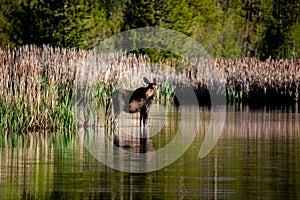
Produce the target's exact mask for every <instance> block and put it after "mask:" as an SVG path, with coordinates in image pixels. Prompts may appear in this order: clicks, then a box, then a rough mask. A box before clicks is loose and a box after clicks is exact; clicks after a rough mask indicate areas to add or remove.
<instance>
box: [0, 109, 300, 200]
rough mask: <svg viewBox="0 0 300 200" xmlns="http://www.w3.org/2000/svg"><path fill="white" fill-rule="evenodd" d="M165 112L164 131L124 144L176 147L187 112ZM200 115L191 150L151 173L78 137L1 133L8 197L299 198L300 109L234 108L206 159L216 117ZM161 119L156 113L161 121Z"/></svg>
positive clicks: (0, 180)
mask: <svg viewBox="0 0 300 200" xmlns="http://www.w3.org/2000/svg"><path fill="white" fill-rule="evenodd" d="M165 111H166V113H167V116H168V117H167V118H166V119H164V120H165V122H164V125H163V126H162V127H163V130H162V131H161V133H160V134H158V135H153V136H152V137H150V138H148V139H147V141H146V143H143V142H141V140H136V141H135V140H132V141H131V137H128V138H125V139H124V140H119V142H120V143H119V145H120V146H122V147H123V148H124V149H125V150H128V151H135V152H136V151H140V150H141V149H142V150H143V151H153V150H155V149H159V148H162V147H163V146H165V145H166V144H168V143H169V142H170V141H172V139H173V138H174V137H175V135H176V130H177V129H176V126H178V124H177V120H178V116H179V113H178V112H180V111H176V110H175V109H166V110H165ZM197 113H198V112H197ZM198 114H199V131H198V134H197V136H196V138H195V140H194V142H193V143H192V145H191V146H190V148H188V150H187V151H186V152H185V153H184V155H183V156H181V157H180V158H179V159H178V160H176V161H175V162H174V163H172V164H171V165H169V166H168V167H165V168H163V169H161V170H158V171H155V172H149V173H139V174H137V173H126V172H120V171H117V170H114V169H111V168H109V167H106V166H105V165H103V164H102V163H100V162H99V161H98V160H97V159H95V158H94V157H93V156H92V155H91V154H90V152H89V151H87V149H86V148H85V147H84V145H83V143H82V142H81V141H80V139H79V137H78V136H76V135H74V134H72V133H65V134H60V135H57V134H53V133H48V134H44V133H31V134H27V135H23V136H16V135H1V139H0V147H1V148H0V199H297V197H298V198H299V196H300V192H299V191H300V181H299V177H300V166H299V165H300V148H299V143H300V142H299V141H300V136H299V134H300V130H299V113H298V108H297V107H277V108H266V107H264V108H255V109H253V108H249V107H243V108H234V107H228V108H227V118H226V124H225V127H224V130H223V132H222V134H221V136H220V138H219V140H218V142H217V144H216V146H215V147H214V148H213V150H212V151H211V152H210V153H209V154H208V155H207V156H206V157H204V158H202V159H200V158H199V157H198V155H199V150H200V146H201V145H202V142H203V139H204V136H205V132H206V131H207V129H208V126H209V121H210V116H211V113H210V110H209V109H208V108H206V107H201V108H200V112H199V113H198ZM156 117H157V118H159V117H160V116H158V115H156V116H155V113H154V114H153V115H152V120H153V122H154V121H155V120H156ZM159 120H160V121H161V120H162V119H159ZM153 128H154V129H155V127H152V129H153ZM149 129H151V124H150V127H149ZM149 132H150V131H149ZM119 137H120V136H119ZM121 139H122V138H121ZM122 142H124V143H123V144H121V143H122ZM126 142H127V143H126ZM141 144H142V145H146V148H141Z"/></svg>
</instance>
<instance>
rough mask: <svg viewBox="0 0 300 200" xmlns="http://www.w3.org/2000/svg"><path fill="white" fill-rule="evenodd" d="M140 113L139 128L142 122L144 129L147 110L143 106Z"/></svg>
mask: <svg viewBox="0 0 300 200" xmlns="http://www.w3.org/2000/svg"><path fill="white" fill-rule="evenodd" d="M140 113H141V114H140V126H142V121H143V125H144V127H146V126H147V121H148V109H147V107H146V106H145V105H144V106H143V107H142V109H141V112H140Z"/></svg>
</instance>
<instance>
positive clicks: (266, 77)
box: [0, 46, 300, 132]
mask: <svg viewBox="0 0 300 200" xmlns="http://www.w3.org/2000/svg"><path fill="white" fill-rule="evenodd" d="M299 70H300V60H278V61H276V60H272V59H269V60H267V61H265V62H262V61H259V60H257V59H254V58H251V59H250V58H244V59H240V60H225V59H217V60H193V61H189V60H183V61H178V60H176V61H164V62H163V63H162V62H160V63H152V62H151V61H150V59H149V58H148V57H146V56H136V55H135V54H128V53H126V52H123V53H120V52H115V53H99V52H97V51H96V50H89V51H85V50H74V49H68V50H67V49H63V48H52V47H49V46H43V47H35V46H24V47H21V48H18V49H0V131H1V132H3V131H4V132H26V131H41V130H47V131H49V130H52V131H73V130H75V129H76V117H75V116H74V114H73V111H74V110H73V108H74V107H73V106H74V104H73V103H74V102H73V100H74V96H75V95H77V96H78V94H80V95H79V96H81V97H82V98H84V99H82V100H81V99H76V98H75V99H76V100H78V101H82V102H88V101H85V98H88V99H89V101H90V102H93V104H94V105H95V107H106V106H107V105H108V102H110V96H111V94H112V92H113V91H114V90H115V89H117V88H119V87H124V88H127V89H135V88H137V87H141V86H143V85H144V83H143V82H142V77H144V76H145V77H147V78H148V79H153V78H154V77H155V78H156V79H157V80H158V82H159V84H160V87H159V90H158V91H157V96H158V99H159V100H160V101H162V102H170V101H172V99H173V96H174V94H175V95H176V91H177V92H178V91H184V89H180V88H176V87H178V86H180V87H183V88H184V87H186V86H187V85H190V86H192V87H193V88H194V90H195V93H196V95H197V97H198V99H199V101H200V102H206V101H207V102H209V101H210V97H209V95H210V93H211V92H214V93H215V94H217V95H220V96H226V98H227V101H228V102H231V103H234V102H243V103H244V102H246V103H247V102H255V101H259V102H264V103H265V102H268V103H270V102H276V101H278V102H280V103H282V102H294V101H297V100H298V99H299V77H300V71H299ZM74 89H75V90H74Z"/></svg>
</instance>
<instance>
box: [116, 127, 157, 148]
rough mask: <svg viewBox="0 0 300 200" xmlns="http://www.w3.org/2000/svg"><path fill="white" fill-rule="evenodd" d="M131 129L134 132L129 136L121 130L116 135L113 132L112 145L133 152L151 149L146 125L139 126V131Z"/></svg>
mask: <svg viewBox="0 0 300 200" xmlns="http://www.w3.org/2000/svg"><path fill="white" fill-rule="evenodd" d="M132 131H133V132H136V133H134V134H132V133H131V136H129V135H128V134H127V133H123V132H122V133H121V134H118V135H116V134H115V135H114V138H113V143H114V145H116V146H117V147H121V148H123V149H125V150H128V151H131V152H134V153H147V152H148V151H153V145H152V142H151V140H149V139H148V136H147V135H148V129H147V127H143V128H139V131H138V130H137V129H135V130H132ZM138 132H139V134H138Z"/></svg>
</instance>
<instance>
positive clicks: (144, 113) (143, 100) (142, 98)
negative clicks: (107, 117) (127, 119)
mask: <svg viewBox="0 0 300 200" xmlns="http://www.w3.org/2000/svg"><path fill="white" fill-rule="evenodd" d="M143 80H144V82H145V83H147V84H148V86H147V87H140V88H138V89H136V90H134V91H131V90H125V89H118V90H115V91H114V92H113V94H112V99H113V109H114V113H115V114H114V116H115V118H117V117H118V116H119V115H120V113H121V112H122V111H124V112H127V113H136V112H139V113H140V126H142V122H143V126H144V127H146V126H147V122H148V113H149V110H150V107H151V105H152V104H153V102H154V100H155V97H156V89H157V87H158V84H157V83H156V79H153V82H150V81H149V80H148V79H147V78H146V77H144V78H143Z"/></svg>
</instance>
